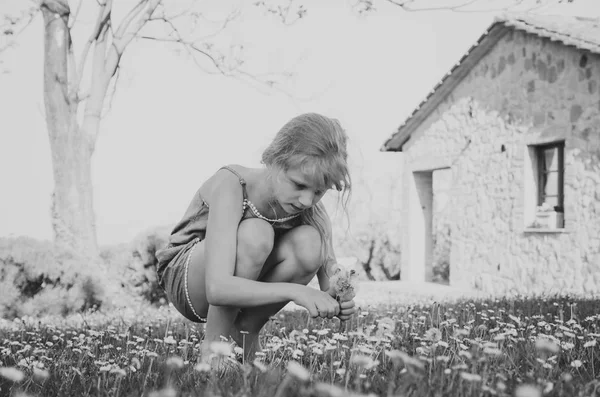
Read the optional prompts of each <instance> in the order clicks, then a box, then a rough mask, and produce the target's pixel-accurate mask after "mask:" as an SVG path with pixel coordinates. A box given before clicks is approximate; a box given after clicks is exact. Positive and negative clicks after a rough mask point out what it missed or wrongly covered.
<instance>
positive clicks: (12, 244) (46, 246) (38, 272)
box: [0, 237, 106, 317]
mask: <svg viewBox="0 0 600 397" xmlns="http://www.w3.org/2000/svg"><path fill="white" fill-rule="evenodd" d="M83 260H85V259H83V258H81V257H80V256H78V255H76V254H75V253H74V252H71V251H68V250H62V249H58V248H56V247H55V246H54V245H53V244H52V243H50V242H47V241H38V240H35V239H32V238H29V237H17V238H3V239H0V290H2V294H1V297H0V316H2V317H16V316H19V317H21V316H23V315H30V316H35V315H39V314H50V315H53V314H63V315H64V314H67V313H71V312H73V311H79V310H84V309H87V308H91V307H94V306H98V305H99V304H100V302H102V300H103V298H104V294H105V293H106V290H105V288H104V286H103V284H102V283H101V282H100V279H101V272H102V269H101V268H99V267H98V266H88V265H84V264H83V263H82V261H83Z"/></svg>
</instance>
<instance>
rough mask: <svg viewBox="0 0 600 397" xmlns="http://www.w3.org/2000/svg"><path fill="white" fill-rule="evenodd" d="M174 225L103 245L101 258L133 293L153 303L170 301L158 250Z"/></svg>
mask: <svg viewBox="0 0 600 397" xmlns="http://www.w3.org/2000/svg"><path fill="white" fill-rule="evenodd" d="M169 232H170V228H168V227H165V226H159V227H154V228H150V229H148V230H145V231H143V232H141V233H140V234H138V235H137V236H136V237H135V238H134V239H133V241H132V242H131V243H128V244H119V245H112V246H107V247H103V248H102V249H101V252H100V256H101V258H102V259H103V260H104V262H105V264H106V266H107V267H108V268H109V269H110V272H111V273H114V274H116V275H118V279H119V280H121V287H122V288H124V289H126V290H127V293H128V294H129V295H133V296H137V297H141V298H143V299H144V300H146V301H148V302H149V303H152V304H163V303H166V297H165V293H164V291H163V289H162V288H161V287H160V286H159V285H158V282H157V277H156V265H157V260H156V256H155V254H156V251H157V250H158V249H160V248H162V247H164V246H165V245H166V244H167V241H168V236H169Z"/></svg>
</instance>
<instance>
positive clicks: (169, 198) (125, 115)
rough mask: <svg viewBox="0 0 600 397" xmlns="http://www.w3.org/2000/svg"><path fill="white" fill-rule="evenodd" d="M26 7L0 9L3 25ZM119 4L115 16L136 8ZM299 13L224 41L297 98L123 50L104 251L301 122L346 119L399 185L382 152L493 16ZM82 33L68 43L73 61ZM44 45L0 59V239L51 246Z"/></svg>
mask: <svg viewBox="0 0 600 397" xmlns="http://www.w3.org/2000/svg"><path fill="white" fill-rule="evenodd" d="M498 1H501V0H497V1H496V2H495V4H496V3H497V2H498ZM172 2H173V1H171V3H172ZM23 3H24V2H23V1H22V0H2V5H0V15H2V14H5V13H6V12H14V11H15V10H17V9H19V7H22V4H23ZM90 3H92V2H90ZM94 3H95V2H94ZM117 3H119V6H118V7H120V8H117V9H116V10H115V14H116V15H115V16H116V17H117V18H118V17H119V15H122V12H124V11H126V7H127V6H128V5H129V4H131V1H125V2H117ZM217 3H218V6H216V5H217ZM238 3H239V2H238ZM252 3H254V2H252ZM426 3H427V0H423V3H422V4H426ZM485 3H486V1H485V0H484V1H483V3H482V4H485ZM565 3H566V2H565ZM202 4H206V7H207V8H210V9H211V10H214V11H213V12H212V13H211V14H207V18H211V19H217V18H218V17H219V16H220V15H222V13H223V12H224V9H223V7H232V5H233V4H237V3H234V2H231V1H221V2H216V1H205V2H203V3H202ZM304 4H305V5H306V8H307V9H308V13H307V15H306V17H305V18H304V19H303V20H301V21H299V22H297V23H295V24H293V25H291V26H284V25H282V24H281V23H279V22H278V21H276V20H275V19H274V18H270V17H268V16H264V15H263V13H262V12H261V11H260V10H257V9H254V10H250V14H249V15H248V16H247V17H246V18H245V19H243V20H241V21H239V22H238V23H236V24H234V25H233V27H232V29H231V30H230V31H228V33H227V36H224V37H223V39H224V40H225V39H226V40H231V41H232V42H235V43H243V44H245V57H246V59H247V61H248V63H249V66H251V67H252V68H253V69H254V70H258V71H265V70H268V71H271V72H276V71H281V70H293V71H294V72H295V73H296V78H295V80H294V81H293V82H292V83H288V85H287V88H288V89H289V90H290V92H292V94H293V95H291V96H290V95H284V94H281V93H278V92H275V91H268V90H265V89H257V88H255V87H252V86H251V85H249V84H246V83H243V82H240V81H238V80H235V79H231V78H226V77H222V76H219V75H210V74H207V73H204V72H203V71H202V70H201V69H199V68H198V66H197V65H196V64H194V63H193V62H192V61H190V60H189V59H187V57H186V56H185V54H181V53H178V52H177V51H174V49H173V47H169V46H165V45H162V44H158V43H156V42H153V41H136V42H134V43H133V44H132V45H131V47H130V48H128V50H127V52H126V54H125V56H124V58H123V62H122V68H121V76H120V80H119V85H118V90H117V93H116V95H115V97H114V101H113V103H112V108H111V110H110V112H109V113H108V114H107V115H106V117H105V119H104V120H103V122H102V126H101V132H100V137H99V140H98V143H97V147H96V153H95V155H94V158H93V182H94V189H95V190H94V199H95V210H96V218H97V220H96V222H97V230H98V239H99V242H100V243H101V244H107V243H116V242H122V241H127V240H130V239H131V238H132V237H133V236H135V235H136V234H137V233H139V232H140V231H142V230H143V229H145V228H148V227H152V226H155V225H161V224H168V223H172V222H174V221H176V220H178V219H179V217H180V216H181V215H182V214H183V211H184V210H185V208H186V206H187V204H188V202H189V200H190V199H191V195H192V194H193V193H194V192H195V191H196V190H197V188H198V187H199V186H200V184H201V183H202V181H203V180H204V179H205V178H206V177H207V176H209V175H210V174H212V173H213V172H214V171H215V170H216V169H217V168H219V167H220V166H221V165H224V164H228V163H237V164H243V165H247V166H259V160H260V154H261V152H262V150H263V149H264V148H265V147H266V145H267V144H268V143H269V141H270V139H271V138H272V137H273V136H274V134H275V133H276V132H277V130H278V129H279V128H280V127H281V126H282V125H283V124H284V123H285V122H286V121H287V120H289V119H290V118H291V117H293V116H295V115H297V114H299V113H303V112H307V111H316V112H321V113H323V114H326V115H328V116H331V117H336V118H338V119H339V120H340V121H341V123H342V124H343V126H344V127H345V128H346V130H347V131H348V134H349V135H350V138H351V140H352V142H351V147H350V151H351V155H352V167H353V169H355V170H357V172H361V173H363V174H364V175H371V176H370V177H369V178H375V177H380V178H381V177H384V178H398V175H399V167H400V159H401V157H400V156H401V155H400V154H398V153H380V152H379V148H380V147H381V145H382V144H383V142H384V141H385V140H386V139H387V138H388V137H389V136H390V135H391V134H392V133H393V131H394V130H395V128H396V127H397V126H398V125H399V124H401V123H402V121H403V120H404V119H405V118H406V116H407V115H408V114H410V113H411V112H412V110H413V109H414V108H415V106H416V105H417V104H418V103H419V102H420V101H421V100H422V99H423V98H424V97H425V96H426V95H427V93H428V92H429V91H430V90H431V89H432V88H433V86H434V85H435V84H436V83H437V82H438V81H439V80H440V79H441V77H442V76H443V75H444V74H445V73H447V72H448V70H449V69H450V68H451V67H452V65H453V64H455V63H456V62H457V61H458V60H459V59H460V58H461V56H462V55H463V54H464V53H465V52H466V50H467V49H468V48H469V47H470V46H471V45H472V44H473V43H475V41H476V40H477V39H478V38H479V36H480V35H481V34H482V33H483V32H484V31H485V29H486V28H487V27H488V26H489V25H490V24H491V22H492V20H493V15H494V13H491V12H487V13H481V12H478V13H474V12H464V13H457V12H448V11H440V12H432V11H429V12H419V13H407V12H403V11H402V10H400V9H399V8H398V7H396V6H393V5H391V4H389V3H387V2H385V1H375V5H376V6H377V8H378V10H377V12H374V13H371V14H370V15H368V16H366V17H365V16H359V15H358V14H357V13H356V10H355V9H353V8H352V7H351V6H350V3H349V2H348V1H337V0H336V1H333V0H331V1H306V2H304ZM91 11H93V10H91ZM540 11H543V12H546V13H554V14H556V13H564V14H571V15H583V16H595V17H597V16H600V2H599V1H598V0H576V2H575V3H574V4H563V5H560V6H555V7H546V8H544V9H542V10H540ZM86 21H88V22H89V21H91V17H90V18H88V19H85V18H84V22H86ZM86 26H89V25H86V24H85V23H84V24H82V26H81V30H80V31H76V32H75V33H76V34H77V35H75V44H76V50H79V51H80V49H81V43H82V42H81V39H82V37H84V38H85V37H86V35H85V34H82V33H81V32H83V31H84V30H85V28H86ZM42 39H43V33H42V23H41V17H38V18H37V19H36V20H35V21H34V22H33V24H32V25H31V26H30V27H29V28H28V29H27V30H26V31H25V32H24V33H22V35H21V37H20V39H19V41H18V46H17V47H16V48H14V49H13V50H10V51H8V52H6V53H4V54H2V60H3V61H4V62H3V68H4V69H5V70H6V71H7V72H5V73H4V74H2V75H0V183H1V186H2V190H1V194H0V236H9V235H13V236H15V235H29V236H33V237H36V238H42V239H46V238H51V228H50V216H49V208H50V194H51V192H52V183H53V182H52V168H51V161H50V149H49V143H48V137H47V133H46V129H45V123H44V105H43V97H42V77H43V76H42V71H43V69H42V67H43V65H42V61H43V52H42V51H43V42H42ZM373 175H375V176H373ZM399 199H400V198H399Z"/></svg>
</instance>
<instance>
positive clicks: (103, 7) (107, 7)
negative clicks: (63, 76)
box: [74, 1, 112, 97]
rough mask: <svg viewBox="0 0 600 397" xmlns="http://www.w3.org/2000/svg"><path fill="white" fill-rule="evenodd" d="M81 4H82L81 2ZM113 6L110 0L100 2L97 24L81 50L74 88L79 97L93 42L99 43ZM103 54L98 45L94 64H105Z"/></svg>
mask: <svg viewBox="0 0 600 397" xmlns="http://www.w3.org/2000/svg"><path fill="white" fill-rule="evenodd" d="M79 4H80V5H81V3H79ZM111 6H112V4H111V3H109V1H106V2H104V3H102V4H100V10H99V11H98V17H97V18H96V24H95V25H94V29H93V30H92V33H91V35H90V38H89V39H88V41H86V43H85V46H84V47H83V51H82V52H81V58H80V60H79V67H78V68H77V73H76V78H77V84H76V85H75V87H74V89H75V90H76V91H75V92H77V93H78V97H79V91H80V84H81V80H82V78H83V71H84V69H85V64H86V61H87V57H88V54H89V51H90V49H91V47H92V44H94V43H96V45H98V43H97V40H98V38H99V37H100V36H101V35H102V31H103V30H104V29H105V27H106V24H107V23H109V21H110V12H111V8H112V7H111ZM103 56H104V51H103V50H98V48H97V47H96V51H94V64H96V62H99V63H102V64H104V60H99V59H100V58H103Z"/></svg>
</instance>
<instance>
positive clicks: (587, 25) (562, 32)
mask: <svg viewBox="0 0 600 397" xmlns="http://www.w3.org/2000/svg"><path fill="white" fill-rule="evenodd" d="M506 28H513V29H517V30H522V31H525V32H528V33H531V34H534V35H536V36H539V37H544V38H548V39H550V40H552V41H557V42H560V43H562V44H564V45H568V46H574V47H576V48H578V49H580V50H585V51H591V52H593V53H596V54H600V18H584V17H570V16H556V15H532V14H511V13H506V14H503V15H500V16H497V17H496V18H495V20H494V22H493V23H492V25H491V26H490V27H489V28H488V29H487V30H486V31H485V32H484V33H483V35H482V36H481V37H480V38H479V40H477V42H476V43H475V44H474V45H473V46H472V47H471V48H470V49H469V50H468V51H467V53H466V54H464V55H463V57H462V58H461V59H460V61H459V62H458V63H457V64H456V65H455V66H454V67H453V68H452V69H451V70H450V71H449V72H448V73H447V74H446V75H445V76H444V78H443V79H442V80H441V81H440V82H439V83H438V84H436V86H435V87H434V88H433V90H431V91H430V93H429V94H428V95H427V97H426V98H425V99H424V100H423V101H421V103H420V104H419V105H418V106H417V108H416V109H415V110H414V111H413V112H412V113H411V115H410V116H408V118H407V119H406V120H405V121H404V123H402V125H400V127H398V129H397V131H396V132H395V133H394V134H392V136H391V137H390V138H389V139H388V140H387V141H386V142H385V143H384V144H383V146H382V148H381V150H382V151H401V150H402V146H403V145H404V143H406V141H407V140H408V139H409V138H410V134H411V133H412V132H413V131H414V130H415V129H416V128H417V127H418V126H419V124H420V122H422V121H423V120H424V119H425V117H426V116H427V115H428V114H429V113H430V112H431V111H432V110H434V109H435V107H436V106H437V105H438V104H439V103H440V102H441V100H443V98H442V96H444V97H445V95H446V94H447V93H448V92H449V91H451V89H452V88H453V87H454V86H455V85H456V84H458V82H459V81H460V80H461V79H462V78H463V77H464V76H465V75H466V73H467V72H468V69H470V67H472V66H473V65H474V64H475V63H476V62H477V61H478V60H479V59H481V57H483V56H484V55H485V53H487V50H489V49H490V48H491V47H492V46H493V45H495V44H496V43H497V41H498V40H500V38H501V37H502V34H498V30H505V29H506ZM484 47H485V48H484ZM465 69H466V70H465ZM432 99H435V100H432Z"/></svg>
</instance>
